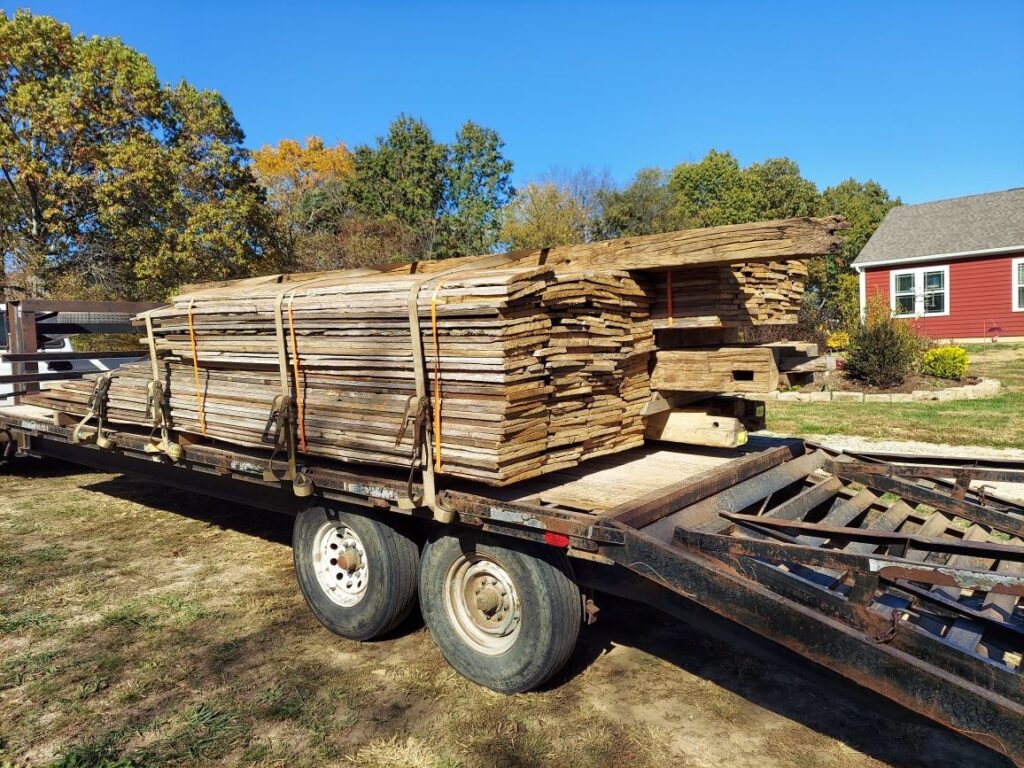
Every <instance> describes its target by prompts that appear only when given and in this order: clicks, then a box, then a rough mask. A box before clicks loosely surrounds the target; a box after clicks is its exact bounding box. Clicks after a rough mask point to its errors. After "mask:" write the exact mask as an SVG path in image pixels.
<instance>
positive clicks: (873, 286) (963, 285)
mask: <svg viewBox="0 0 1024 768" xmlns="http://www.w3.org/2000/svg"><path fill="white" fill-rule="evenodd" d="M1021 257H1024V252H1021V253H1015V254H1005V255H1000V256H989V257H986V258H974V259H960V260H955V261H949V260H947V261H934V262H930V261H929V262H915V263H912V264H900V265H892V266H885V267H876V268H874V269H871V268H870V267H869V268H867V269H865V287H866V290H867V296H868V298H871V297H872V296H875V295H878V294H880V295H881V296H882V297H884V299H885V301H886V302H890V298H889V287H890V277H889V275H890V273H891V272H893V271H896V272H899V271H901V270H904V269H912V268H917V267H934V266H940V265H944V264H948V265H949V315H947V316H946V317H921V318H919V319H917V320H915V321H914V322H915V323H916V324H917V325H918V327H919V328H920V329H921V331H922V332H923V333H925V334H926V335H928V336H930V337H931V338H933V339H968V338H985V337H991V336H995V335H998V336H1002V337H1006V336H1024V312H1014V311H1013V296H1012V292H1011V286H1012V285H1013V282H1012V280H1013V274H1012V270H1011V268H1012V265H1013V260H1014V259H1017V258H1021ZM890 305H891V302H890Z"/></svg>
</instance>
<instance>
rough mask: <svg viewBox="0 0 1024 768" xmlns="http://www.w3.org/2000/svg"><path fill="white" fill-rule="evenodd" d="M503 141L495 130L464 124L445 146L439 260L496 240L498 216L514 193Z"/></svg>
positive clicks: (487, 247)
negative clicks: (452, 140) (503, 150)
mask: <svg viewBox="0 0 1024 768" xmlns="http://www.w3.org/2000/svg"><path fill="white" fill-rule="evenodd" d="M504 145H505V143H504V142H503V141H502V140H501V137H500V136H499V135H498V133H497V131H494V130H492V129H490V128H483V127H481V126H479V125H477V124H476V123H474V122H467V123H466V124H465V125H463V126H462V128H461V129H460V130H459V133H458V135H456V137H455V143H454V144H452V145H451V146H450V147H449V148H448V152H447V157H446V160H445V165H444V174H443V181H444V194H443V196H442V203H441V212H440V213H441V217H440V232H439V233H438V239H437V242H436V244H435V248H434V254H435V256H437V257H438V258H446V257H449V256H469V255H473V254H482V253H487V252H488V251H489V250H491V248H492V247H493V246H494V244H495V243H496V242H497V240H498V233H499V231H500V229H501V221H500V219H499V214H500V212H501V209H502V208H503V207H504V206H505V205H506V204H507V203H508V201H509V199H510V198H511V197H512V195H514V194H515V189H513V187H512V183H511V180H510V177H511V174H512V163H511V161H509V160H507V159H505V157H504V155H502V152H501V150H502V148H503V147H504Z"/></svg>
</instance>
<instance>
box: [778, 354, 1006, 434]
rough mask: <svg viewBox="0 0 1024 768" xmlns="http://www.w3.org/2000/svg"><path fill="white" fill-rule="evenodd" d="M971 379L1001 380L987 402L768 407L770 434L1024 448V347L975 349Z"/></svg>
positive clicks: (803, 404) (959, 401)
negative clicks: (995, 393) (998, 389)
mask: <svg viewBox="0 0 1024 768" xmlns="http://www.w3.org/2000/svg"><path fill="white" fill-rule="evenodd" d="M967 351H968V352H969V353H970V356H971V368H970V373H971V374H973V375H976V376H983V377H985V378H993V379H999V381H1001V382H1002V384H1003V388H1002V390H1001V392H1000V394H999V396H997V397H994V398H989V399H986V400H954V401H951V402H934V401H933V402H921V403H845V402H837V403H786V402H776V401H772V402H770V403H768V429H769V430H771V431H772V432H776V433H780V434H790V435H800V436H807V437H812V436H820V435H836V434H840V435H860V436H863V437H868V438H877V439H880V440H922V441H925V442H932V443H949V444H952V445H983V446H989V447H993V448H1024V344H973V345H969V346H968V347H967Z"/></svg>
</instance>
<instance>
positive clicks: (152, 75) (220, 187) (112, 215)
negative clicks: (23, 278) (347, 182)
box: [0, 11, 272, 298]
mask: <svg viewBox="0 0 1024 768" xmlns="http://www.w3.org/2000/svg"><path fill="white" fill-rule="evenodd" d="M243 140H244V135H243V133H242V130H241V128H240V127H239V125H238V123H237V121H236V120H235V118H234V115H233V114H232V112H231V109H230V107H228V105H227V103H226V102H225V101H224V99H223V98H222V97H221V96H220V95H218V94H216V93H213V92H209V91H200V90H197V89H196V88H194V87H193V86H191V85H189V84H188V83H186V82H181V83H179V84H178V85H176V86H168V85H163V84H161V83H160V81H159V80H158V78H157V75H156V71H155V70H154V68H153V65H152V64H151V63H150V62H149V60H148V59H147V58H146V57H145V56H143V55H142V54H140V53H138V52H137V51H134V50H132V49H131V48H129V47H128V46H126V45H124V43H122V42H121V41H120V40H118V39H116V38H109V37H92V38H85V37H83V36H75V35H72V33H71V31H70V29H69V28H68V27H67V25H64V24H61V23H60V22H58V21H56V20H54V19H52V18H48V17H45V16H34V15H32V14H31V13H29V12H27V11H18V12H16V13H15V14H14V15H13V17H9V16H7V15H6V14H4V13H3V12H0V248H2V249H3V253H4V263H5V265H8V266H10V267H13V268H16V269H18V270H19V271H21V272H22V273H27V274H30V275H33V276H34V277H35V278H36V280H37V281H38V282H39V283H41V284H42V286H43V287H44V289H48V290H51V291H59V292H61V293H62V294H63V295H89V296H97V297H111V298H113V297H118V298H162V297H164V296H166V295H167V293H168V292H169V291H171V290H173V289H174V288H175V287H176V286H178V285H180V284H181V283H184V282H190V281H193V280H200V279H212V278H228V277H236V276H242V275H247V274H250V273H251V272H252V271H253V270H256V269H261V268H263V267H264V266H265V264H266V262H267V259H269V258H270V257H271V255H272V251H271V250H270V245H271V240H270V235H271V232H272V226H271V221H270V219H269V216H268V212H267V209H266V206H265V203H264V196H263V191H262V189H261V188H260V186H259V185H258V184H256V182H255V180H254V178H253V176H252V174H251V172H250V170H249V168H248V154H247V152H246V150H245V149H244V148H243Z"/></svg>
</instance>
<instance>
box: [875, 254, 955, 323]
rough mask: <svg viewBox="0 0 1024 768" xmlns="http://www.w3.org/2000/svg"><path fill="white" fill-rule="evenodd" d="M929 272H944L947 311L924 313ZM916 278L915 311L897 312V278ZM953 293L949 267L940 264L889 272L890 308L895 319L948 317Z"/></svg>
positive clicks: (943, 282)
mask: <svg viewBox="0 0 1024 768" xmlns="http://www.w3.org/2000/svg"><path fill="white" fill-rule="evenodd" d="M928 272H942V285H943V289H944V291H945V293H946V303H945V309H944V310H943V311H942V312H925V311H924V276H925V274H926V273H928ZM908 274H910V275H913V276H914V311H913V312H909V313H899V312H897V311H896V276H897V275H908ZM951 298H952V291H951V289H950V284H949V265H948V264H940V265H937V266H934V267H911V268H909V269H892V270H890V271H889V308H890V309H891V310H892V314H893V316H894V317H948V316H949V306H950V303H951Z"/></svg>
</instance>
